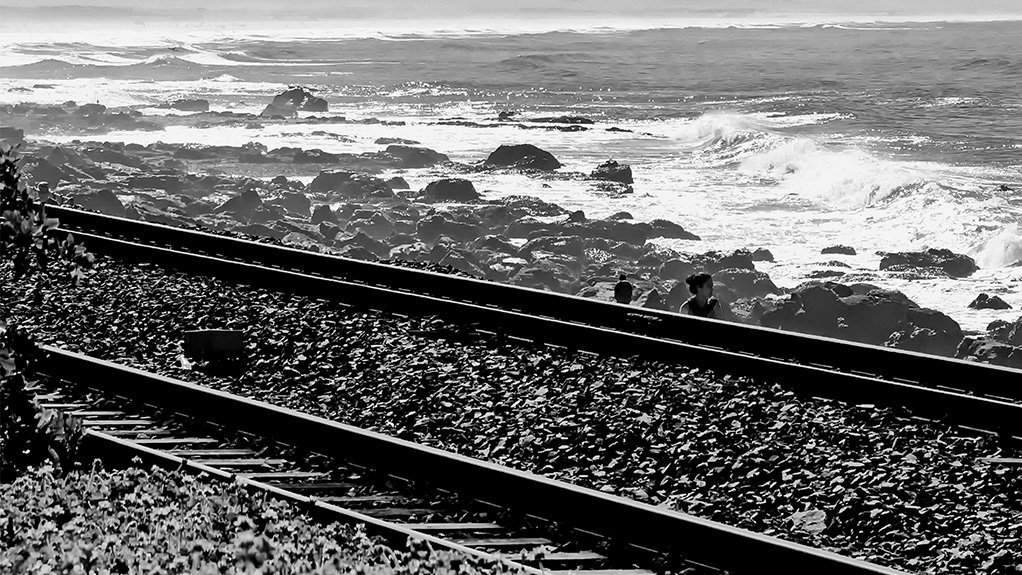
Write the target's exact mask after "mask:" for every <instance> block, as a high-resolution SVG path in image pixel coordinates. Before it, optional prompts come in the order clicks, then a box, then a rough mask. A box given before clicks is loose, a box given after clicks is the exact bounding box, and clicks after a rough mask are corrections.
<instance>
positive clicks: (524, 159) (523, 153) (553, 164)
mask: <svg viewBox="0 0 1022 575" xmlns="http://www.w3.org/2000/svg"><path fill="white" fill-rule="evenodd" d="M484 165H486V166H488V167H495V168H518V169H522V170H542V171H553V170H556V169H558V168H560V167H561V163H560V162H558V161H557V158H555V157H554V156H553V154H551V153H550V152H547V151H546V150H541V149H539V148H537V147H536V146H533V145H532V144H517V145H513V146H509V145H503V146H500V147H499V148H497V149H496V150H495V151H494V152H493V153H491V154H490V155H489V157H487V158H486V161H485V162H484Z"/></svg>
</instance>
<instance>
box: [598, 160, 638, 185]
mask: <svg viewBox="0 0 1022 575" xmlns="http://www.w3.org/2000/svg"><path fill="white" fill-rule="evenodd" d="M589 177H590V178H593V179H595V180H607V181H611V182H620V183H622V184H631V183H633V182H634V180H633V179H632V167H631V166H629V165H628V164H619V163H617V162H615V161H614V160H608V161H606V162H604V163H602V164H600V165H599V166H597V167H596V169H595V170H593V172H592V173H591V174H589Z"/></svg>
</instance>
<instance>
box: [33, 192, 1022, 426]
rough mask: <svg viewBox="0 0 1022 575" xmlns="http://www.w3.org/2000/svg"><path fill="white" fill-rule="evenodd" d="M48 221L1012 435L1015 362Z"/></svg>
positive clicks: (156, 253) (161, 257)
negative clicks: (970, 358) (947, 354)
mask: <svg viewBox="0 0 1022 575" xmlns="http://www.w3.org/2000/svg"><path fill="white" fill-rule="evenodd" d="M47 210H48V214H49V215H50V216H53V217H58V218H60V221H61V228H60V231H59V233H69V232H71V233H74V234H75V235H76V236H78V237H80V238H81V239H83V240H84V241H85V243H86V244H88V245H89V246H90V247H91V248H92V249H94V250H97V251H100V252H103V253H108V254H110V255H115V256H119V257H125V258H133V259H139V260H142V261H149V262H153V263H157V264H160V265H163V266H167V267H172V268H175V269H179V270H181V271H186V272H192V273H198V274H203V275H211V276H217V277H221V278H223V279H226V280H229V281H234V282H239V283H246V284H250V285H254V286H258V287H263V288H268V289H277V290H281V291H287V292H293V293H303V294H306V295H309V296H311V297H316V298H322V299H328V300H334V301H341V302H343V303H346V304H349V305H358V306H363V307H368V308H369V309H375V310H377V311H382V312H387V313H395V314H401V315H421V314H423V313H428V314H435V315H439V316H443V317H445V318H447V319H450V320H452V321H455V322H460V323H463V324H468V325H471V326H474V328H475V329H477V330H480V331H491V332H501V333H503V334H506V335H509V336H511V337H514V338H518V339H521V340H524V341H529V342H536V343H545V344H548V345H554V346H561V347H570V348H572V349H578V350H582V351H588V352H593V353H600V354H609V355H618V356H626V357H630V356H639V357H641V358H643V359H649V360H658V361H666V362H680V363H684V364H685V365H689V366H692V367H702V368H708V369H715V370H719V371H723V372H726V373H730V374H734V375H744V376H750V377H756V378H762V379H770V380H777V381H782V382H784V383H785V384H787V385H789V386H791V387H792V388H794V389H795V390H796V391H799V392H801V393H804V394H807V395H809V396H813V397H821V398H827V399H835V400H839V401H845V402H849V403H854V404H879V405H896V406H903V407H907V408H910V409H911V410H912V411H913V415H914V416H915V417H917V418H919V419H924V420H938V421H949V422H953V423H955V424H958V425H961V426H964V427H968V428H972V429H975V430H979V431H983V432H988V433H996V434H999V435H1001V436H1003V437H1018V436H1022V407H1020V406H1022V371H1018V370H1013V369H1008V368H1002V367H997V366H990V365H986V364H979V363H975V362H967V361H961V360H954V359H947V358H942V357H937V356H931V355H926V354H920V353H914V352H908V351H902V350H894V349H890V348H884V347H877V346H870V345H863V344H857V343H852V342H847V341H841V340H835V339H830V338H824V337H816V336H810V335H804V334H796V333H791V332H784V331H779V330H772V329H766V328H760V327H755V326H748V325H742V324H735V323H727V322H719V321H714V320H707V319H703V318H697V317H691V316H682V315H678V314H672V313H665V312H659V311H655V310H645V309H640V308H635V307H631V306H622V305H618V304H613V303H608V302H600V301H595V300H592V299H587V298H580V297H574V296H566V295H561V294H555V293H551V292H546V291H541V290H534V289H529V288H522V287H517V286H510V285H505V284H498V283H494V282H487V281H481V280H473V279H468V278H462V277H457V276H450V275H445V274H439V273H433V272H427V271H421V270H414V269H407V268H400V267H396V266H390V265H384V264H377V263H371V262H362V261H357V260H350V259H346V258H339V257H336V256H329V255H323V254H318V253H315V252H310V251H305V250H297V249H292V248H285V247H279V246H274V245H267V244H262V243H258V242H253V241H247V240H239V239H236V238H230V237H225V236H218V235H214V234H208V233H204V232H196V231H191V230H184V229H180V228H175V227H170V226H163V225H158V224H152V223H146V222H139V221H134V220H128V219H124V218H116V217H112V216H105V215H101V214H94V213H91V212H85V211H81V210H75V209H69V208H60V207H48V208H47Z"/></svg>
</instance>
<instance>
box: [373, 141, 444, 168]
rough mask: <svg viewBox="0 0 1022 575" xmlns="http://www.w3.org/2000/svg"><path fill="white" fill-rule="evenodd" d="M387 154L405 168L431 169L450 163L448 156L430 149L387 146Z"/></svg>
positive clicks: (395, 145) (396, 145)
mask: <svg viewBox="0 0 1022 575" xmlns="http://www.w3.org/2000/svg"><path fill="white" fill-rule="evenodd" d="M386 153H387V154H390V155H391V156H394V157H395V158H397V159H398V160H399V161H400V162H401V165H402V166H404V167H405V168H429V167H431V166H435V165H437V164H442V163H444V162H449V161H450V158H448V157H447V154H441V153H440V152H437V151H435V150H431V149H429V148H421V147H414V146H405V145H399V144H393V145H390V146H387V150H386Z"/></svg>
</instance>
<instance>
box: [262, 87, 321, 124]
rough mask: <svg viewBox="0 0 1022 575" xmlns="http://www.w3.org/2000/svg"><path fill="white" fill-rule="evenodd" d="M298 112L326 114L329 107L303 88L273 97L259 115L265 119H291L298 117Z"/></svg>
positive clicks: (292, 89)
mask: <svg viewBox="0 0 1022 575" xmlns="http://www.w3.org/2000/svg"><path fill="white" fill-rule="evenodd" d="M299 110H302V111H305V112H326V111H328V110H329V105H328V104H327V101H326V100H324V99H323V98H318V97H316V96H314V95H313V94H312V92H309V91H308V90H306V89H305V88H291V89H290V90H288V91H286V92H283V93H282V94H278V95H277V96H276V97H274V98H273V102H271V103H270V104H269V105H268V106H266V108H265V109H264V110H263V111H262V113H261V114H260V115H261V116H263V117H267V118H269V117H273V116H283V117H285V118H293V117H295V116H297V115H298V111H299Z"/></svg>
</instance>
